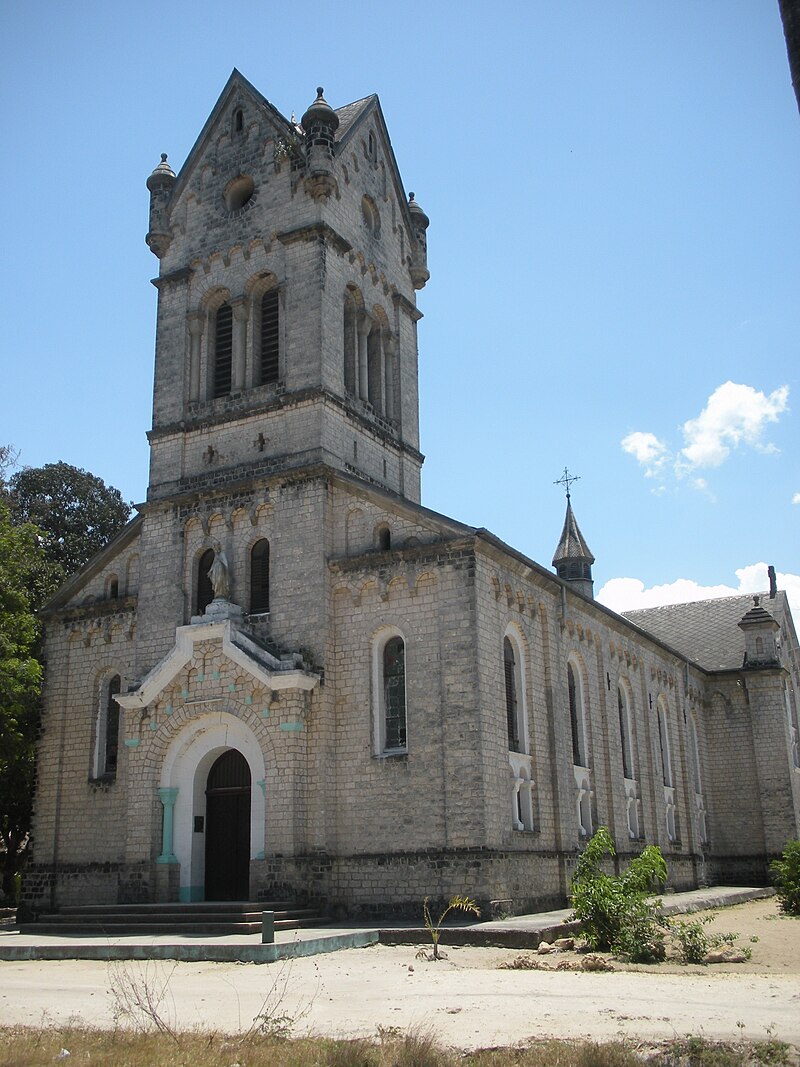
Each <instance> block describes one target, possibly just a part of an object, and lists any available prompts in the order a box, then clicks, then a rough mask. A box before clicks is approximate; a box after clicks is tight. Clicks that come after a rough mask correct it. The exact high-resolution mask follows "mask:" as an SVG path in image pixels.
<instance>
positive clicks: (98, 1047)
mask: <svg viewBox="0 0 800 1067" xmlns="http://www.w3.org/2000/svg"><path fill="white" fill-rule="evenodd" d="M63 1050H66V1051H67V1052H68V1053H69V1056H65V1055H63ZM78 1062H81V1063H85V1062H90V1063H91V1064H92V1065H93V1067H184V1065H185V1067H640V1065H642V1064H647V1065H649V1067H769V1065H774V1067H781V1065H791V1064H796V1063H797V1062H798V1061H797V1058H796V1056H795V1057H794V1058H792V1056H791V1055H790V1054H789V1051H788V1048H787V1046H785V1045H783V1044H782V1043H781V1042H778V1041H775V1040H770V1041H762V1042H754V1043H752V1044H750V1043H746V1042H735V1043H717V1042H709V1041H705V1040H703V1039H701V1038H685V1039H681V1040H676V1041H674V1042H672V1043H671V1044H670V1045H668V1046H665V1047H663V1048H660V1049H657V1050H653V1049H652V1048H651V1049H649V1050H638V1049H636V1048H635V1047H634V1046H632V1045H631V1044H628V1043H620V1042H617V1041H612V1042H607V1043H604V1044H594V1043H591V1042H576V1041H539V1042H535V1043H533V1044H531V1045H529V1046H527V1047H526V1048H497V1049H484V1050H482V1051H480V1052H472V1053H464V1054H462V1053H458V1052H454V1051H452V1050H449V1049H446V1048H443V1047H442V1046H441V1045H439V1044H438V1042H437V1041H436V1039H435V1037H434V1036H433V1035H432V1034H430V1033H425V1032H417V1033H399V1032H397V1031H395V1030H392V1029H387V1030H382V1031H381V1032H380V1034H379V1036H378V1038H377V1039H375V1040H365V1039H359V1040H354V1041H334V1040H330V1039H327V1038H301V1039H297V1040H276V1039H275V1038H270V1037H264V1036H263V1035H252V1034H251V1035H249V1036H246V1037H231V1036H227V1035H223V1034H208V1033H188V1034H187V1033H179V1034H175V1035H172V1034H167V1033H164V1032H161V1031H153V1032H150V1033H141V1032H138V1033H137V1032H132V1031H125V1030H113V1031H108V1030H92V1029H86V1028H83V1027H81V1028H77V1027H51V1028H48V1029H27V1028H23V1027H12V1028H7V1029H0V1067H43V1065H45V1064H47V1065H52V1064H54V1063H65V1064H68V1063H72V1064H77V1063H78Z"/></svg>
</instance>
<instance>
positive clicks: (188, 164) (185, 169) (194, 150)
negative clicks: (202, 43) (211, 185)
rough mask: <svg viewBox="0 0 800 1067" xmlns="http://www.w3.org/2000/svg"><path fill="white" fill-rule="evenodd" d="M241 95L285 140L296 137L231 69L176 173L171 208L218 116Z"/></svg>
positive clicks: (267, 103)
mask: <svg viewBox="0 0 800 1067" xmlns="http://www.w3.org/2000/svg"><path fill="white" fill-rule="evenodd" d="M237 91H238V92H242V93H243V94H244V95H245V96H249V97H250V98H251V99H252V100H253V102H254V103H255V104H256V106H257V107H259V108H260V109H261V110H262V111H264V112H266V114H267V116H268V117H269V119H270V120H271V121H272V122H273V123H274V125H276V126H277V127H278V128H279V129H282V130H283V131H284V132H285V133H286V135H287V137H291V136H294V135H295V133H296V130H295V127H294V126H293V125H292V123H291V122H290V121H289V120H288V119H287V118H286V117H285V116H284V115H282V114H281V113H280V111H278V109H277V108H276V107H275V106H274V105H273V104H271V103H270V102H269V100H267V98H266V97H265V96H264V95H263V94H262V93H260V92H259V91H258V89H256V87H255V86H254V85H253V84H252V83H251V82H249V81H248V80H247V78H245V76H244V75H243V74H242V73H241V72H240V71H238V70H237V69H236V67H234V68H233V70H232V71H231V76H230V78H228V80H227V82H226V83H225V87H224V88H223V90H222V92H221V93H220V94H219V97H218V98H217V102H216V104H214V107H213V108H212V109H211V114H210V115H209V116H208V118H207V119H206V121H205V124H204V125H203V128H202V130H201V131H200V133H199V134H198V136H197V140H196V141H195V142H194V144H193V145H192V147H191V149H190V150H189V154H188V156H187V157H186V159H185V160H184V162H183V166H182V167H181V168H180V170H179V171H178V177H177V181H176V182H175V186H174V188H173V190H172V192H171V194H170V205H174V204H176V203H177V202H178V200H179V198H180V195H181V193H182V192H183V190H184V189H185V187H186V185H187V183H188V181H189V178H190V177H191V174H192V172H193V171H194V168H195V165H196V164H197V162H198V160H199V159H200V158H201V156H202V154H203V150H204V149H205V146H206V143H207V142H208V140H209V139H210V137H211V134H212V131H213V130H214V127H215V126H216V125H217V122H218V121H219V118H220V116H221V115H222V113H223V111H224V110H225V108H226V107H227V105H228V103H229V101H230V98H231V97H232V96H233V95H234V94H235V93H236V92H237Z"/></svg>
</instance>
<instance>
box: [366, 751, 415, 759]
mask: <svg viewBox="0 0 800 1067" xmlns="http://www.w3.org/2000/svg"><path fill="white" fill-rule="evenodd" d="M374 758H375V759H389V760H407V759H408V749H407V748H388V749H386V751H385V752H376V753H375V757H374Z"/></svg>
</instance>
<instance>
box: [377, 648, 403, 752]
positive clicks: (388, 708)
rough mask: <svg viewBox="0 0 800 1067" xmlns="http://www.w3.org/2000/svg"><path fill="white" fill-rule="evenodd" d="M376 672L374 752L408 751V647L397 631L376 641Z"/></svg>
mask: <svg viewBox="0 0 800 1067" xmlns="http://www.w3.org/2000/svg"><path fill="white" fill-rule="evenodd" d="M373 672H374V673H373V678H374V682H373V684H374V693H375V708H374V728H375V752H376V754H377V755H383V754H386V755H391V754H392V753H401V752H405V751H406V749H407V745H408V736H407V731H406V646H405V641H404V640H403V638H402V637H401V636H400V635H399V634H398V633H394V634H390V635H389V636H388V637H385V638H378V640H376V642H375V645H374V646H373Z"/></svg>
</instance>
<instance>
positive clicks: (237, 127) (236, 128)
mask: <svg viewBox="0 0 800 1067" xmlns="http://www.w3.org/2000/svg"><path fill="white" fill-rule="evenodd" d="M243 129H244V112H243V111H242V109H241V108H240V107H237V108H236V110H235V111H234V113H233V132H234V133H241V132H242V130H243Z"/></svg>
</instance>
